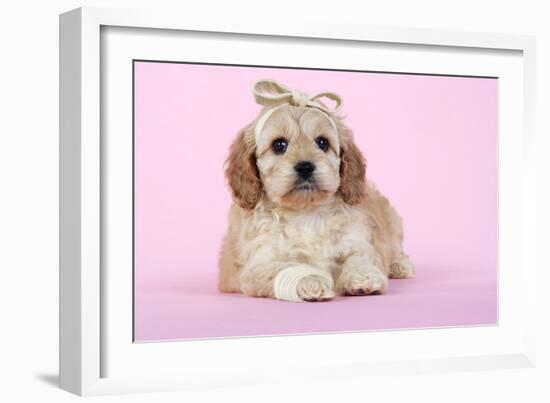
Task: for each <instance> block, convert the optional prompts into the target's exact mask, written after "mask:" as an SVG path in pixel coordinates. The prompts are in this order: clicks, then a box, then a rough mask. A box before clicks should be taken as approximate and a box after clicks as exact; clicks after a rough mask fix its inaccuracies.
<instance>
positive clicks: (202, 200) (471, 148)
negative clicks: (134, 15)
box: [134, 62, 498, 341]
mask: <svg viewBox="0 0 550 403" xmlns="http://www.w3.org/2000/svg"><path fill="white" fill-rule="evenodd" d="M261 78H272V79H275V80H278V81H281V82H282V83H284V84H286V85H288V86H290V87H294V88H297V89H302V90H304V91H306V92H309V93H316V92H322V91H333V92H337V93H338V94H340V95H341V96H342V97H343V99H344V108H343V113H344V114H345V115H346V116H347V118H346V123H347V124H348V126H350V127H351V128H352V129H353V130H354V132H355V139H356V142H357V144H358V145H359V147H360V148H361V149H362V151H363V153H364V154H365V156H366V158H367V160H368V167H367V176H368V178H369V180H371V181H373V182H375V183H376V184H377V185H378V187H379V189H380V190H381V191H382V192H383V193H384V194H385V195H387V196H388V197H389V199H390V200H391V201H392V203H393V204H394V205H395V206H396V208H397V209H398V211H399V212H400V214H401V215H402V217H403V218H404V225H405V248H406V251H407V252H408V253H409V255H410V256H411V258H412V260H413V261H414V262H415V263H416V267H417V276H416V278H414V279H411V280H391V281H390V286H389V291H388V293H387V294H385V295H381V296H371V297H339V298H337V299H336V300H334V301H332V302H327V303H316V304H296V303H287V302H281V301H275V300H269V299H258V298H249V297H244V296H242V295H228V294H220V293H218V292H217V290H216V276H217V259H218V252H219V247H220V242H221V239H222V237H223V235H224V231H225V229H226V225H227V211H228V208H229V205H230V202H231V201H230V196H229V192H228V189H227V187H226V184H225V180H224V177H223V163H224V160H225V158H226V157H227V153H228V147H229V144H230V142H231V141H232V140H233V138H234V136H235V135H236V133H237V131H238V130H239V129H240V128H241V127H243V126H244V125H245V124H247V123H248V122H250V121H251V120H252V119H253V118H254V117H255V115H256V114H257V112H258V111H259V109H260V107H259V106H258V105H256V104H255V103H254V100H253V97H252V94H251V86H252V83H253V82H254V81H255V80H257V79H261ZM497 85H498V83H497V80H496V79H476V78H461V77H436V76H418V75H399V74H381V73H354V72H334V71H311V70H289V69H272V68H252V67H229V66H207V65H189V64H176V63H149V62H136V63H135V256H134V265H135V323H134V325H135V339H136V341H144V340H167V339H187V338H210V337H232V336H233V337H235V336H251V335H270V334H289V333H314V332H338V331H358V330H377V329H395V328H416V327H438V326H462V325H486V324H495V323H496V318H497V283H496V280H497V216H496V214H497V209H496V206H497V186H496V183H497V182H496V179H497V126H496V124H497Z"/></svg>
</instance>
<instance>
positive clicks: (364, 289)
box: [336, 266, 388, 295]
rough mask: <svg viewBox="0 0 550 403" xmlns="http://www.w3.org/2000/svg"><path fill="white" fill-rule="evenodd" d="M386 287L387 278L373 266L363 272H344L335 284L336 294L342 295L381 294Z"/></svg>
mask: <svg viewBox="0 0 550 403" xmlns="http://www.w3.org/2000/svg"><path fill="white" fill-rule="evenodd" d="M387 287H388V277H387V276H386V275H385V274H384V273H382V271H381V270H380V269H378V268H376V267H374V266H373V267H367V268H365V269H364V270H355V271H344V272H342V274H340V277H338V281H337V282H336V289H337V290H338V293H339V294H344V295H368V294H374V293H383V292H385V291H386V288H387Z"/></svg>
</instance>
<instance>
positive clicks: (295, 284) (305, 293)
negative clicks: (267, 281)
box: [273, 264, 335, 302]
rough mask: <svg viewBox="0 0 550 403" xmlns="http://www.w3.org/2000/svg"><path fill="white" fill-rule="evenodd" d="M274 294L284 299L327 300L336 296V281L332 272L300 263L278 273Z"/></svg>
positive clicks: (301, 300)
mask: <svg viewBox="0 0 550 403" xmlns="http://www.w3.org/2000/svg"><path fill="white" fill-rule="evenodd" d="M273 294H274V295H275V298H277V299H280V300H284V301H292V302H303V301H307V302H313V301H326V300H329V299H332V298H334V295H335V294H334V281H333V279H332V275H331V274H330V273H325V272H324V271H322V270H319V269H317V268H315V267H313V266H309V265H304V264H302V265H300V264H298V265H296V266H291V267H288V268H286V269H285V270H282V271H280V272H279V273H277V276H275V279H274V281H273Z"/></svg>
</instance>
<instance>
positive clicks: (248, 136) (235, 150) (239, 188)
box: [225, 127, 262, 209]
mask: <svg viewBox="0 0 550 403" xmlns="http://www.w3.org/2000/svg"><path fill="white" fill-rule="evenodd" d="M225 164H226V166H225V176H226V178H227V181H228V183H229V187H230V188H231V193H232V194H233V199H234V201H235V203H237V204H238V205H239V206H240V207H242V208H245V209H253V208H254V207H255V206H256V203H258V201H259V200H260V197H261V191H262V189H261V187H262V182H261V180H260V174H259V171H258V167H257V165H256V144H255V140H254V133H253V132H252V131H251V129H250V127H245V128H244V129H242V130H241V131H240V132H239V134H238V135H237V138H236V139H235V140H234V141H233V144H231V148H230V149H229V157H227V161H226V163H225Z"/></svg>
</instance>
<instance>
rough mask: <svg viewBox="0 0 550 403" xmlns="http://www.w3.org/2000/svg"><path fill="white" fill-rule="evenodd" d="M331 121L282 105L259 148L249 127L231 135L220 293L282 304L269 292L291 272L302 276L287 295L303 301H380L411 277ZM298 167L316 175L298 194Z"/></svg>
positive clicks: (359, 164)
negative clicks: (394, 281) (392, 284)
mask: <svg viewBox="0 0 550 403" xmlns="http://www.w3.org/2000/svg"><path fill="white" fill-rule="evenodd" d="M262 113H265V110H264V111H263V112H262ZM260 116H261V114H260ZM333 118H334V120H335V122H336V125H333V124H331V122H330V121H329V117H328V116H326V115H324V114H322V113H321V112H319V111H316V110H314V109H312V108H305V107H296V106H290V105H289V106H287V107H283V108H281V109H280V110H278V111H276V112H275V113H273V115H272V116H270V117H269V119H268V120H267V122H266V124H265V126H264V128H263V131H262V133H261V136H260V138H259V140H258V142H257V143H256V140H255V138H254V133H253V131H254V127H255V126H254V124H255V122H252V123H251V124H249V125H248V126H246V127H245V128H244V129H243V130H241V131H240V132H239V134H238V135H237V138H236V140H235V141H234V143H233V144H232V145H231V148H230V152H229V157H228V159H227V162H226V164H227V165H226V171H225V172H226V176H227V180H228V183H229V186H230V188H231V191H232V195H233V200H234V204H233V205H232V206H231V209H230V213H229V228H228V231H227V234H226V236H225V238H224V240H223V243H222V248H221V253H220V274H219V284H218V286H219V289H220V290H221V291H222V292H242V293H244V294H246V295H249V296H255V297H270V298H276V296H277V295H286V294H284V293H277V292H276V290H275V289H274V284H275V283H276V281H275V280H276V278H280V277H277V276H281V275H282V273H283V271H285V270H286V272H288V270H287V269H289V268H290V269H292V270H294V273H298V275H299V273H300V270H301V269H300V268H303V269H302V270H303V272H304V273H307V275H304V278H302V279H301V280H300V281H299V282H298V283H297V285H296V289H295V290H292V291H294V292H293V293H292V294H297V295H298V298H299V299H300V300H302V301H324V300H327V299H331V298H333V297H334V296H335V295H337V294H340V295H344V294H345V295H367V294H372V293H383V292H384V291H385V290H386V289H387V286H388V278H389V277H392V278H405V277H411V276H413V274H414V266H413V265H412V263H411V262H410V260H409V258H408V256H407V255H406V254H405V253H404V252H403V248H402V243H403V229H402V223H401V218H400V217H399V216H398V214H397V212H396V211H395V209H394V208H393V207H392V206H391V205H390V203H389V201H388V200H387V199H386V198H385V197H384V196H382V195H381V194H380V192H379V191H378V190H377V189H376V188H375V186H374V185H372V184H367V183H366V180H365V168H366V162H365V159H364V157H363V155H362V153H361V151H360V150H359V148H358V147H357V146H356V145H355V143H354V142H353V136H352V133H351V131H350V130H349V128H347V127H346V126H345V125H344V124H343V122H342V121H341V119H340V118H338V117H337V116H334V117H333ZM335 127H336V129H337V130H336V131H335ZM319 135H322V136H324V137H325V138H327V139H328V140H329V143H330V149H329V150H327V151H326V152H325V151H322V150H320V149H319V147H318V146H317V144H316V142H315V139H316V138H317V136H319ZM280 137H284V138H285V139H287V140H288V143H289V145H288V148H287V150H286V152H285V153H284V154H282V155H276V154H275V153H274V152H273V151H272V150H271V144H272V142H273V140H274V139H276V138H280ZM303 160H308V161H311V162H313V163H314V164H315V166H316V169H315V171H314V177H313V178H314V179H313V184H312V186H311V188H307V189H305V190H304V189H303V188H300V187H299V186H298V183H299V181H298V180H297V177H296V172H295V170H294V166H295V164H296V163H297V162H298V161H303ZM279 283H281V282H280V281H279ZM292 284H294V283H292Z"/></svg>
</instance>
